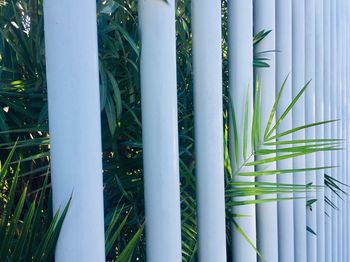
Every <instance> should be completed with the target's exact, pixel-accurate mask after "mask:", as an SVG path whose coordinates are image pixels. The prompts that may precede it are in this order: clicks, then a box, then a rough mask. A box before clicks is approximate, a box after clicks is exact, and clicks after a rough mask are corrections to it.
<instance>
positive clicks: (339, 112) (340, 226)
mask: <svg viewBox="0 0 350 262" xmlns="http://www.w3.org/2000/svg"><path fill="white" fill-rule="evenodd" d="M341 8H342V7H341V2H340V0H338V1H337V10H336V12H337V21H336V26H337V28H336V29H337V48H336V52H337V54H336V57H337V72H336V74H337V82H336V83H337V87H336V94H337V118H338V119H340V121H339V122H338V123H337V137H338V138H340V139H342V138H343V132H342V131H343V130H342V125H343V120H344V119H343V115H342V92H341V90H342V86H343V79H342V56H343V52H342V48H343V43H342V33H343V32H342V28H341V26H342V18H341V13H342V11H341ZM337 159H338V180H339V181H341V182H343V171H342V169H343V153H342V150H339V151H337ZM337 202H338V208H339V210H338V259H339V261H343V259H344V258H343V238H342V235H343V208H342V202H343V200H342V199H339V198H338V201H337Z"/></svg>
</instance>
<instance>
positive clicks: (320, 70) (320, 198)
mask: <svg viewBox="0 0 350 262" xmlns="http://www.w3.org/2000/svg"><path fill="white" fill-rule="evenodd" d="M315 4H316V11H315V18H316V22H315V23H316V26H315V30H316V33H315V42H316V46H315V58H316V59H315V87H316V88H317V91H316V90H315V96H316V103H315V105H316V122H321V121H324V111H325V105H324V91H325V82H324V80H325V78H324V75H325V71H324V61H325V60H324V28H323V19H324V10H323V7H324V6H323V1H316V3H315ZM324 135H325V133H324V126H322V125H321V126H317V127H316V138H317V139H324ZM324 157H325V154H324V152H317V153H316V166H317V167H323V166H325V162H324ZM324 172H325V170H318V171H317V172H316V185H317V186H320V188H319V189H317V202H316V206H317V209H316V212H317V216H316V218H317V221H316V222H317V226H316V232H317V236H316V240H317V254H316V260H317V261H318V262H324V261H325V214H324V212H325V207H324V203H325V202H324V196H325V195H324ZM313 212H315V211H313Z"/></svg>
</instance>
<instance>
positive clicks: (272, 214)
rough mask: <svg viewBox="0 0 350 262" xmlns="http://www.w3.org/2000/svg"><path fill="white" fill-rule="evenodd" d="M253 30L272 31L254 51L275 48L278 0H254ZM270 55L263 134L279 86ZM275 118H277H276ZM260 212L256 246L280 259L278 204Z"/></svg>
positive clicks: (262, 73)
mask: <svg viewBox="0 0 350 262" xmlns="http://www.w3.org/2000/svg"><path fill="white" fill-rule="evenodd" d="M253 9H254V33H255V34H256V33H258V32H260V31H261V30H272V31H271V33H270V34H269V35H268V36H267V37H266V38H265V39H264V40H263V41H262V42H260V43H259V45H258V47H257V48H256V50H255V52H256V53H259V52H263V51H269V50H270V51H271V50H275V49H276V46H275V44H276V43H275V34H276V30H275V0H264V1H262V0H255V1H254V8H253ZM264 55H265V56H266V57H268V58H269V65H270V67H269V68H262V69H261V68H257V69H256V71H255V77H256V79H257V81H260V82H261V85H262V87H261V89H262V95H261V111H262V113H261V116H262V119H261V123H262V130H261V132H262V135H264V130H265V126H266V124H267V122H268V118H269V115H270V112H271V109H272V106H273V104H274V102H275V95H276V94H275V92H276V90H275V85H276V73H275V70H276V66H275V53H274V52H270V53H265V54H264ZM273 121H275V120H273ZM265 168H266V166H260V167H258V170H260V169H261V170H263V169H265ZM269 168H271V169H274V168H276V166H274V164H270V165H269ZM257 181H259V182H270V183H276V176H275V175H268V176H261V177H257ZM276 197H277V196H276V195H275V194H271V195H265V196H259V197H258V198H259V199H264V198H276ZM256 212H257V220H256V221H257V246H258V249H259V251H260V252H261V254H262V256H263V257H264V258H265V259H266V260H267V261H271V262H274V261H278V233H277V232H278V229H277V203H275V202H271V203H264V204H259V205H257V207H256Z"/></svg>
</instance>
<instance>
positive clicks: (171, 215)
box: [138, 0, 181, 262]
mask: <svg viewBox="0 0 350 262" xmlns="http://www.w3.org/2000/svg"><path fill="white" fill-rule="evenodd" d="M138 4H139V21H140V27H141V47H142V50H141V61H140V62H141V65H140V70H141V95H142V96H141V103H142V139H143V158H144V160H143V161H144V162H143V164H144V183H145V210H146V248H147V250H146V251H147V261H151V262H164V261H169V262H173V261H174V262H176V261H177V262H178V261H181V223H180V193H179V160H178V128H177V92H176V45H175V1H174V0H168V1H167V2H165V1H159V0H147V1H143V0H142V1H139V2H138Z"/></svg>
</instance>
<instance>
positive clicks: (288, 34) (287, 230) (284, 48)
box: [276, 0, 294, 262]
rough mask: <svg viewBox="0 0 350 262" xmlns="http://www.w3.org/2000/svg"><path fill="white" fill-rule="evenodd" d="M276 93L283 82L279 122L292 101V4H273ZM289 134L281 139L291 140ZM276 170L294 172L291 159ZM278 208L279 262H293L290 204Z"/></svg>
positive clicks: (287, 123) (289, 177) (287, 180)
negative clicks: (274, 11)
mask: <svg viewBox="0 0 350 262" xmlns="http://www.w3.org/2000/svg"><path fill="white" fill-rule="evenodd" d="M276 50H278V51H277V53H276V93H277V92H279V90H280V88H281V87H282V85H283V83H284V81H285V80H286V78H287V77H288V79H287V82H286V83H285V86H284V90H283V93H282V97H281V99H280V102H279V103H278V105H277V111H276V117H277V119H279V118H280V117H281V116H282V114H283V112H284V110H285V109H286V108H287V107H288V105H289V104H290V102H291V101H292V96H293V94H292V75H293V72H292V1H291V0H285V1H276ZM292 120H293V118H292V112H290V113H289V114H288V115H287V116H286V117H285V118H284V120H283V121H282V122H281V124H280V125H279V126H278V128H277V132H278V133H281V132H284V131H287V130H290V129H292V128H293V125H292V124H293V123H292ZM292 139H293V137H292V134H290V135H287V136H284V137H283V138H282V139H281V140H292ZM277 169H293V160H292V159H286V160H282V161H279V162H278V163H277ZM277 182H278V183H283V184H293V174H292V173H290V174H283V175H279V176H278V177H277ZM278 197H279V198H292V197H293V193H290V194H288V193H283V194H279V195H278ZM277 208H278V249H279V250H278V251H279V252H278V261H280V262H294V218H293V201H279V202H278V203H277Z"/></svg>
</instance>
